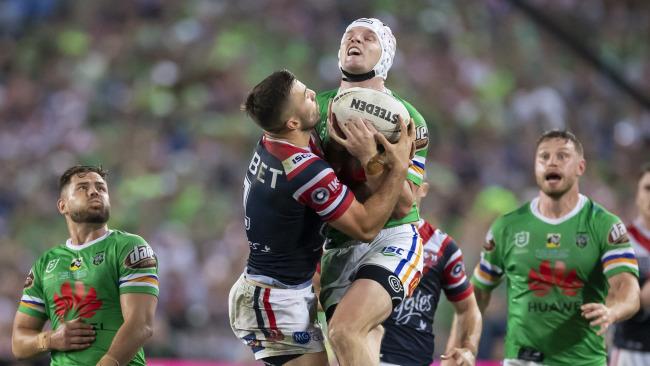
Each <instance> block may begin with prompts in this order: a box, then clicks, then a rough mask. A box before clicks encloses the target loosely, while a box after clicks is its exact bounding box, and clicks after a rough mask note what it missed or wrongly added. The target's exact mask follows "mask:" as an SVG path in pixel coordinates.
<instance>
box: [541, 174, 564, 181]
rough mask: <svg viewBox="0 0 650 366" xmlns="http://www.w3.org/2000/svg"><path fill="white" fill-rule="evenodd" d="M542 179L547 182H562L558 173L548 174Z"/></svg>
mask: <svg viewBox="0 0 650 366" xmlns="http://www.w3.org/2000/svg"><path fill="white" fill-rule="evenodd" d="M544 179H545V180H546V181H547V182H559V181H560V180H562V176H561V175H560V174H558V173H548V174H546V175H545V176H544Z"/></svg>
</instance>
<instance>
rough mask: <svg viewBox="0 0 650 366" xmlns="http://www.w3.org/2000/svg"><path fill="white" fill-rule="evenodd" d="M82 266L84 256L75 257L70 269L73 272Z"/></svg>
mask: <svg viewBox="0 0 650 366" xmlns="http://www.w3.org/2000/svg"><path fill="white" fill-rule="evenodd" d="M81 266H83V258H74V259H73V260H72V262H70V270H71V271H73V272H74V271H78V270H79V269H81Z"/></svg>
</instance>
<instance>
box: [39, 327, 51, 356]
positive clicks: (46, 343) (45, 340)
mask: <svg viewBox="0 0 650 366" xmlns="http://www.w3.org/2000/svg"><path fill="white" fill-rule="evenodd" d="M36 337H37V347H38V350H39V351H41V352H46V351H49V350H50V332H48V331H45V332H41V333H38V336H36Z"/></svg>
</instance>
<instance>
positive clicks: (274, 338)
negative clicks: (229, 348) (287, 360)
mask: <svg viewBox="0 0 650 366" xmlns="http://www.w3.org/2000/svg"><path fill="white" fill-rule="evenodd" d="M316 313H317V302H316V296H315V295H314V292H313V289H312V287H311V286H308V287H306V288H303V289H299V290H294V289H278V288H271V287H268V286H264V285H261V284H258V283H254V282H252V281H250V280H248V279H246V277H245V275H242V276H241V277H239V280H237V282H235V284H234V285H233V286H232V288H231V289H230V294H229V296H228V314H229V317H230V327H231V328H232V330H233V332H234V333H235V335H236V336H237V338H239V339H241V340H242V342H244V344H246V345H247V346H249V347H251V349H252V350H253V354H254V355H255V359H256V360H259V359H261V358H266V357H271V356H282V355H297V354H305V353H316V352H321V351H324V350H325V347H324V345H323V333H322V331H321V329H320V326H319V325H318V324H317V321H316Z"/></svg>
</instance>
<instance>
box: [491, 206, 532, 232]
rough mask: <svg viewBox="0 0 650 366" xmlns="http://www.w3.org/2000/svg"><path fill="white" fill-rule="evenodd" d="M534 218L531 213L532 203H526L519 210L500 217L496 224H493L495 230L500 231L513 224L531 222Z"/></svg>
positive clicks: (495, 221)
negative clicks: (523, 221)
mask: <svg viewBox="0 0 650 366" xmlns="http://www.w3.org/2000/svg"><path fill="white" fill-rule="evenodd" d="M533 217H534V216H533V215H532V213H531V211H530V201H529V202H526V203H524V204H523V205H521V206H519V207H518V208H516V209H514V210H512V211H510V212H508V213H506V214H503V215H501V216H499V217H498V218H497V219H496V220H494V223H492V228H493V229H500V228H503V227H508V226H510V225H512V224H515V223H517V222H520V221H522V220H530V219H531V218H533Z"/></svg>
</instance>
